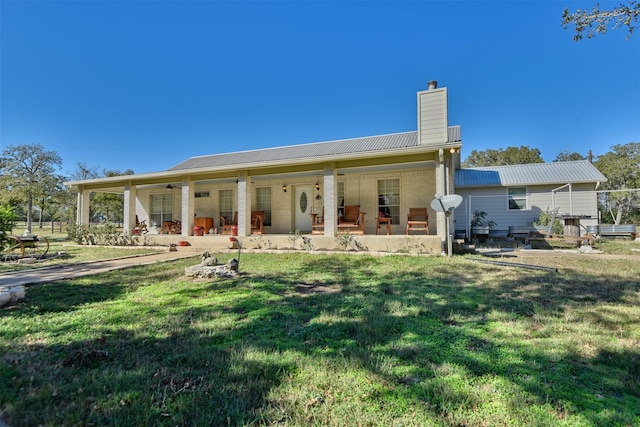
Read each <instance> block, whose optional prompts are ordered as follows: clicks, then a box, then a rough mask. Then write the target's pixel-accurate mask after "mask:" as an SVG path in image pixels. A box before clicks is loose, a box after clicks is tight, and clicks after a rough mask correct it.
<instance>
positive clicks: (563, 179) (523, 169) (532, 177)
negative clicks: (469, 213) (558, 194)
mask: <svg viewBox="0 0 640 427" xmlns="http://www.w3.org/2000/svg"><path fill="white" fill-rule="evenodd" d="M606 180H607V178H606V177H605V176H604V175H603V174H602V173H601V172H600V171H599V170H598V169H597V168H596V167H595V166H594V165H593V164H591V162H589V161H588V160H577V161H570V162H552V163H531V164H526V165H507V166H490V167H482V168H464V169H458V170H456V175H455V186H456V187H457V188H465V187H506V186H513V185H536V184H537V185H543V184H567V183H589V182H593V183H595V182H605V181H606Z"/></svg>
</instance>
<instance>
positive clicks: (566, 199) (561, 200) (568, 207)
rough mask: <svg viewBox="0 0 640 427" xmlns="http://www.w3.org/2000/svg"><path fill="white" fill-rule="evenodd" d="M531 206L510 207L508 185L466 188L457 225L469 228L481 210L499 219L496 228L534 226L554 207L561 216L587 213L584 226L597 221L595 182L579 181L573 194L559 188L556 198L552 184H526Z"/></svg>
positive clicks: (455, 217)
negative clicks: (513, 208) (473, 217)
mask: <svg viewBox="0 0 640 427" xmlns="http://www.w3.org/2000/svg"><path fill="white" fill-rule="evenodd" d="M526 188H527V209H525V210H510V209H509V206H508V198H507V187H494V188H482V189H464V190H460V192H459V193H458V194H460V195H461V196H463V198H464V200H463V203H462V205H460V207H459V208H458V209H456V210H455V212H454V219H455V228H456V229H457V230H466V229H467V228H468V225H469V222H470V221H471V217H472V216H473V212H474V211H477V210H480V211H485V212H487V219H490V220H492V221H495V222H496V224H497V225H496V226H495V227H494V229H495V230H508V229H509V227H510V226H526V225H530V224H531V223H532V222H533V221H534V220H535V219H537V218H538V216H539V215H540V213H541V212H544V211H547V210H549V211H551V210H552V209H553V208H554V206H555V208H557V209H558V216H563V215H577V216H585V217H587V218H583V219H581V220H580V223H581V225H583V226H586V225H592V224H597V218H598V206H597V197H596V192H595V191H594V189H593V184H575V185H573V186H572V191H571V197H570V196H569V188H568V187H566V188H563V189H561V190H559V191H557V192H556V193H555V194H554V195H553V197H552V192H551V190H553V189H555V188H558V186H557V185H552V186H526Z"/></svg>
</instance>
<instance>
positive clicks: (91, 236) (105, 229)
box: [67, 224, 133, 246]
mask: <svg viewBox="0 0 640 427" xmlns="http://www.w3.org/2000/svg"><path fill="white" fill-rule="evenodd" d="M67 236H68V237H69V239H71V240H73V241H74V242H76V243H77V244H79V245H106V246H128V245H131V244H133V238H132V237H129V236H125V235H124V234H122V233H119V232H118V231H117V229H116V226H115V225H113V224H104V225H91V224H89V225H76V224H69V225H68V226H67Z"/></svg>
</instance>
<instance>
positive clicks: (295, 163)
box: [66, 81, 462, 253]
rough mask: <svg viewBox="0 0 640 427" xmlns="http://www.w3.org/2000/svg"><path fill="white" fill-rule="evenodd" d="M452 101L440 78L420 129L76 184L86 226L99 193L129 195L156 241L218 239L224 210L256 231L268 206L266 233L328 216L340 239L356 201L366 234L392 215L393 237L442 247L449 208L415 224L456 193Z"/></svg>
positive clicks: (218, 157) (431, 88)
mask: <svg viewBox="0 0 640 427" xmlns="http://www.w3.org/2000/svg"><path fill="white" fill-rule="evenodd" d="M447 101H448V100H447V89H446V88H438V87H437V82H435V81H431V82H429V83H428V88H427V90H423V91H420V92H418V93H417V130H416V131H409V132H403V133H396V134H389V135H378V136H370V137H363V138H354V139H346V140H337V141H328V142H320V143H312V144H301V145H294V146H285V147H275V148H265V149H260V150H250V151H241V152H232V153H222V154H212V155H205V156H199V157H192V158H189V159H187V160H185V161H183V162H181V163H179V164H177V165H175V166H173V167H171V168H169V169H168V170H166V171H162V172H154V173H143V174H135V175H126V176H116V177H108V178H99V179H89V180H81V181H72V182H68V183H66V184H67V185H68V186H72V187H74V188H76V189H77V191H78V201H77V206H78V210H77V211H78V215H77V222H78V223H79V224H87V223H88V222H89V195H90V194H91V192H109V193H119V194H122V195H123V199H124V229H125V230H126V232H132V230H134V229H135V224H137V222H136V219H137V220H138V222H144V223H146V224H147V230H148V233H147V234H145V238H147V239H150V238H152V237H153V239H155V240H154V241H155V242H156V243H157V242H162V243H166V242H169V241H171V240H167V239H168V238H169V237H171V234H169V233H178V235H179V236H180V238H182V239H187V238H191V236H193V235H194V233H195V234H198V235H199V234H204V236H202V237H198V238H200V239H202V238H205V239H206V238H209V236H212V238H213V237H215V236H216V234H215V233H216V231H217V232H218V233H220V231H221V229H223V226H222V222H223V218H224V219H225V220H226V222H225V223H227V224H228V221H230V220H231V219H232V218H237V230H234V231H236V232H237V234H238V236H239V238H242V237H247V236H250V234H251V230H252V223H251V220H252V214H251V213H252V212H255V211H261V212H263V213H264V215H263V218H264V221H263V224H262V230H261V231H262V233H264V234H267V235H272V236H275V235H284V236H289V235H290V234H291V233H293V232H295V231H300V232H301V233H306V232H310V231H311V228H312V223H311V221H312V215H310V214H312V213H315V214H316V216H317V215H321V216H322V221H323V224H324V227H323V231H321V232H323V236H324V237H326V238H331V239H335V235H336V233H337V232H338V230H339V219H340V215H342V214H343V212H344V207H345V206H353V205H356V206H359V209H360V211H361V212H364V213H365V215H364V216H363V217H364V234H365V235H372V236H374V237H379V238H380V239H382V238H383V237H382V236H375V234H376V232H378V231H379V230H378V225H379V224H378V220H377V218H378V216H379V213H382V214H383V215H385V216H387V217H390V218H391V234H392V236H386V235H385V238H392V237H394V236H393V235H396V236H402V237H404V238H423V239H426V240H427V242H428V243H426V244H425V245H426V246H428V247H430V248H433V252H436V251H437V252H438V253H439V252H440V248H441V244H442V242H444V240H445V239H446V236H445V232H444V230H445V229H446V227H445V220H446V217H445V215H444V214H442V213H438V212H435V211H433V210H431V208H429V232H430V235H429V236H420V237H418V236H406V235H405V226H406V222H407V213H408V212H409V209H410V208H413V207H429V204H430V201H431V200H432V199H433V198H434V195H435V194H437V193H439V194H445V195H446V194H450V193H452V192H453V165H454V160H455V158H457V157H459V153H460V148H461V146H462V139H461V136H460V127H459V126H449V124H448V111H447ZM200 226H201V227H203V228H204V233H202V229H199V228H196V227H200ZM359 226H361V224H360V225H359ZM224 230H225V231H227V230H228V226H227V227H226V228H224ZM209 232H211V233H213V234H209ZM318 237H322V236H318ZM171 238H172V239H174V240H175V237H171ZM314 239H317V237H315V236H314ZM245 240H246V239H245ZM405 240H406V239H405Z"/></svg>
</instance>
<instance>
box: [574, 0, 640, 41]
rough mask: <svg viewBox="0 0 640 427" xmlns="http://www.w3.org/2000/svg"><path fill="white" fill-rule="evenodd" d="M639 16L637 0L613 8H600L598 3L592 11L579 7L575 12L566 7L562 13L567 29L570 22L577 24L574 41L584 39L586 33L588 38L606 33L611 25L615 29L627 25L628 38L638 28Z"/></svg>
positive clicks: (639, 5)
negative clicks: (636, 25)
mask: <svg viewBox="0 0 640 427" xmlns="http://www.w3.org/2000/svg"><path fill="white" fill-rule="evenodd" d="M639 18H640V4H639V3H638V1H637V0H629V1H627V4H625V3H620V5H619V6H617V7H614V8H613V9H611V10H600V5H599V4H597V3H596V5H595V6H594V7H593V9H592V10H590V11H589V10H586V9H585V10H580V9H577V10H576V11H575V12H574V13H570V12H569V9H568V8H567V9H565V10H564V12H563V13H562V26H563V27H564V28H565V29H567V27H569V25H570V24H574V25H575V27H576V33H575V35H574V36H573V40H574V41H578V40H582V37H583V34H585V33H586V35H587V38H588V39H590V38H592V37H595V36H596V35H597V34H606V33H607V29H608V28H609V26H611V25H612V28H613V29H614V30H615V29H618V28H621V27H627V28H628V29H629V34H627V39H628V38H629V37H630V36H631V34H632V33H633V31H634V30H635V29H636V27H635V24H636V23H637V22H638V19H639Z"/></svg>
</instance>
